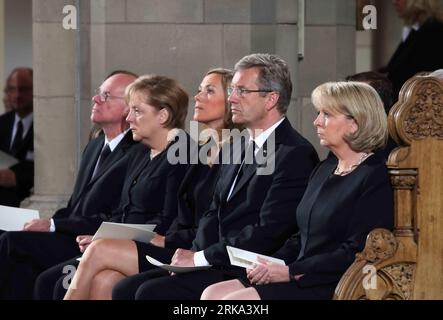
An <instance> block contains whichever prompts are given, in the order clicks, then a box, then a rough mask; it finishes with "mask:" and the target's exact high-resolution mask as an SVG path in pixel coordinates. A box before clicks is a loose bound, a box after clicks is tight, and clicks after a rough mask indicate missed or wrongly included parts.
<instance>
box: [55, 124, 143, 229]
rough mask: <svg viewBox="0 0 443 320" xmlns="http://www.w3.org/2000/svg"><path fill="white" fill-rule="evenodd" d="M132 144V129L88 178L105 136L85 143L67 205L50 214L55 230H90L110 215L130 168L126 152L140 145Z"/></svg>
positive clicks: (118, 200)
mask: <svg viewBox="0 0 443 320" xmlns="http://www.w3.org/2000/svg"><path fill="white" fill-rule="evenodd" d="M135 144H136V143H135V142H134V141H133V140H132V132H131V131H128V132H127V133H126V135H125V136H124V138H123V139H122V141H120V143H119V144H118V145H117V147H116V148H115V149H114V151H113V152H111V153H110V155H109V156H108V157H107V158H106V160H105V162H104V163H102V164H101V166H100V167H99V169H98V170H97V172H96V174H95V175H94V177H93V178H92V179H91V176H92V173H93V172H94V168H95V165H96V163H97V159H98V157H99V155H100V152H101V150H102V148H103V145H104V136H103V135H102V136H99V137H98V138H95V139H93V140H91V141H90V142H89V143H88V145H87V146H86V148H85V150H84V153H83V157H82V161H81V163H80V168H79V172H78V176H77V180H76V182H75V186H74V191H73V193H72V196H71V198H70V200H69V202H68V205H67V207H66V208H62V209H59V210H57V212H55V214H54V216H53V219H54V224H55V228H56V231H57V232H62V233H68V234H73V235H79V234H93V233H95V231H96V230H97V228H98V227H99V226H100V224H101V222H102V221H103V220H107V219H108V218H109V216H110V213H111V212H112V211H113V210H115V209H116V208H117V207H118V205H119V203H120V197H121V193H122V187H123V184H124V181H125V178H126V173H127V170H131V168H130V167H129V166H128V162H129V160H130V159H129V158H130V157H128V154H130V152H131V150H132V152H133V153H134V150H135V149H133V148H140V146H138V145H137V146H136V145H135ZM143 148H145V147H143Z"/></svg>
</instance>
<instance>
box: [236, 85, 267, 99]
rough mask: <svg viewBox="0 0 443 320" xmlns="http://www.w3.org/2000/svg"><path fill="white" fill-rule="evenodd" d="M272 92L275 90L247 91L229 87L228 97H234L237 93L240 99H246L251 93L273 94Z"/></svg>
mask: <svg viewBox="0 0 443 320" xmlns="http://www.w3.org/2000/svg"><path fill="white" fill-rule="evenodd" d="M272 91H273V90H268V89H256V90H252V89H245V88H239V87H229V88H228V95H232V94H233V93H234V92H235V93H236V94H237V95H238V96H239V97H244V96H245V95H246V94H248V93H251V92H272Z"/></svg>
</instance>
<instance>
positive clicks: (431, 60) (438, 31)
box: [382, 18, 443, 101]
mask: <svg viewBox="0 0 443 320" xmlns="http://www.w3.org/2000/svg"><path fill="white" fill-rule="evenodd" d="M441 39H443V23H442V22H440V21H439V20H436V19H435V18H429V19H428V20H426V21H425V22H424V23H423V25H422V26H421V27H420V29H419V30H418V31H415V30H412V31H411V33H410V34H409V36H408V38H407V39H406V41H405V42H401V43H400V45H399V46H398V47H397V50H396V51H395V52H394V55H393V56H392V58H391V60H390V61H389V64H388V66H387V67H386V68H385V69H384V70H382V71H386V72H387V73H388V78H389V80H391V81H392V85H393V89H394V95H395V96H394V99H395V101H397V99H398V93H399V92H400V89H401V87H402V86H403V84H404V83H405V82H406V80H408V79H409V78H411V77H412V76H414V75H415V74H416V73H418V72H421V71H434V70H436V69H441V68H443V42H442V40H441Z"/></svg>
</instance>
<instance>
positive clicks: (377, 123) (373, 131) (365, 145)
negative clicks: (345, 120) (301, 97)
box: [311, 81, 388, 152]
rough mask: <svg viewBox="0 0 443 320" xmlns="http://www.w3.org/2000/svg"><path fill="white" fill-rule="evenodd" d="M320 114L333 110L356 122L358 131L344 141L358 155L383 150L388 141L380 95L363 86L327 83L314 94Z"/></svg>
mask: <svg viewBox="0 0 443 320" xmlns="http://www.w3.org/2000/svg"><path fill="white" fill-rule="evenodd" d="M311 99H312V103H313V104H314V106H315V108H316V109H317V110H319V109H324V108H327V109H330V110H332V111H336V112H339V113H342V114H344V115H346V116H348V117H351V118H352V119H354V121H355V122H356V123H357V126H358V129H357V130H356V131H355V132H354V133H352V134H349V135H346V136H345V137H344V140H345V141H346V142H347V143H348V144H349V146H350V148H351V149H352V150H354V151H356V152H370V151H374V150H377V149H381V148H383V147H384V146H385V145H386V142H387V139H388V125H387V117H386V113H385V110H384V107H383V102H382V101H381V99H380V96H379V95H378V93H377V91H375V89H374V88H372V87H371V86H370V85H368V84H366V83H362V82H354V81H348V82H327V83H324V84H322V85H320V86H318V87H317V88H315V89H314V91H313V92H312V96H311Z"/></svg>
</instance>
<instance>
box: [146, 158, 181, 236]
mask: <svg viewBox="0 0 443 320" xmlns="http://www.w3.org/2000/svg"><path fill="white" fill-rule="evenodd" d="M187 169H188V165H184V164H177V165H173V166H171V169H170V171H169V173H168V176H167V178H166V179H167V182H166V194H165V200H164V205H163V212H161V213H159V214H158V215H157V216H158V217H159V218H160V222H159V223H158V224H157V226H156V227H155V229H154V231H155V232H157V233H158V234H160V235H165V234H166V231H168V229H169V227H170V226H171V224H172V222H173V221H174V219H175V218H176V217H177V210H178V209H177V205H178V203H177V194H178V189H179V187H180V183H181V182H182V180H183V177H184V176H185V173H186V170H187Z"/></svg>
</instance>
